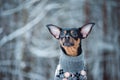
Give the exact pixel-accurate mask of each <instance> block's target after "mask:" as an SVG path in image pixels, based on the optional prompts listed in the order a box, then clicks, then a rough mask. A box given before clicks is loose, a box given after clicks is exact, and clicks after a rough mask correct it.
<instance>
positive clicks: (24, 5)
mask: <svg viewBox="0 0 120 80" xmlns="http://www.w3.org/2000/svg"><path fill="white" fill-rule="evenodd" d="M37 1H39V0H27V1H25V2H23V3H22V4H21V5H19V6H18V7H16V8H14V9H10V10H6V11H2V13H1V16H7V15H11V14H13V13H15V12H18V11H21V10H22V9H24V8H29V7H31V6H32V4H34V3H35V2H37Z"/></svg>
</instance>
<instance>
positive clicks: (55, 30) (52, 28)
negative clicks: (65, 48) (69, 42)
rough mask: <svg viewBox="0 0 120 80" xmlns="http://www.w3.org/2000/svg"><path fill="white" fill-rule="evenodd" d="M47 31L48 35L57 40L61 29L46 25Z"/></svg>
mask: <svg viewBox="0 0 120 80" xmlns="http://www.w3.org/2000/svg"><path fill="white" fill-rule="evenodd" d="M46 26H47V28H48V30H49V31H50V33H51V34H52V35H53V36H54V37H55V38H56V39H59V36H60V31H61V28H59V27H57V26H55V25H53V24H48V25H46Z"/></svg>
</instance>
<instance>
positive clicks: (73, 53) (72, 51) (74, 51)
mask: <svg viewBox="0 0 120 80" xmlns="http://www.w3.org/2000/svg"><path fill="white" fill-rule="evenodd" d="M70 42H73V43H74V45H73V46H71V47H67V46H63V42H62V41H61V40H60V44H61V46H62V47H63V48H64V49H65V51H66V53H67V54H68V55H69V56H77V53H78V52H77V51H78V50H77V49H78V47H79V43H80V39H78V40H74V39H70Z"/></svg>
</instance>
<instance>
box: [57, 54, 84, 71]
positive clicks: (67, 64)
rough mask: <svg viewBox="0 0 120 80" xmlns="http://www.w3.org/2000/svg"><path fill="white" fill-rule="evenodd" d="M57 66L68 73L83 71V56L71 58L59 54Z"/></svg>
mask: <svg viewBox="0 0 120 80" xmlns="http://www.w3.org/2000/svg"><path fill="white" fill-rule="evenodd" d="M60 55H61V56H60V61H59V64H60V65H61V67H62V68H63V69H64V71H68V72H78V71H81V70H83V69H84V54H83V53H82V54H81V55H79V56H76V57H72V56H68V55H66V54H64V53H63V52H61V54H60Z"/></svg>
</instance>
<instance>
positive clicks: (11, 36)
mask: <svg viewBox="0 0 120 80" xmlns="http://www.w3.org/2000/svg"><path fill="white" fill-rule="evenodd" d="M54 8H60V5H58V4H51V5H48V6H46V7H45V8H44V9H43V10H44V11H42V12H41V13H40V14H39V15H38V16H37V17H36V18H35V19H34V20H32V21H30V22H29V23H28V24H26V25H25V26H24V27H22V28H20V29H18V30H16V31H14V32H13V33H11V34H9V35H8V36H5V37H3V38H2V39H1V40H0V47H1V46H3V45H4V44H5V43H7V42H8V41H11V40H13V39H14V38H16V37H18V36H20V35H22V34H24V33H25V32H27V31H29V30H30V29H31V28H33V27H34V26H35V25H36V24H37V23H39V22H40V21H41V20H42V19H43V18H44V17H45V16H46V14H47V13H48V11H50V10H51V9H54Z"/></svg>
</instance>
